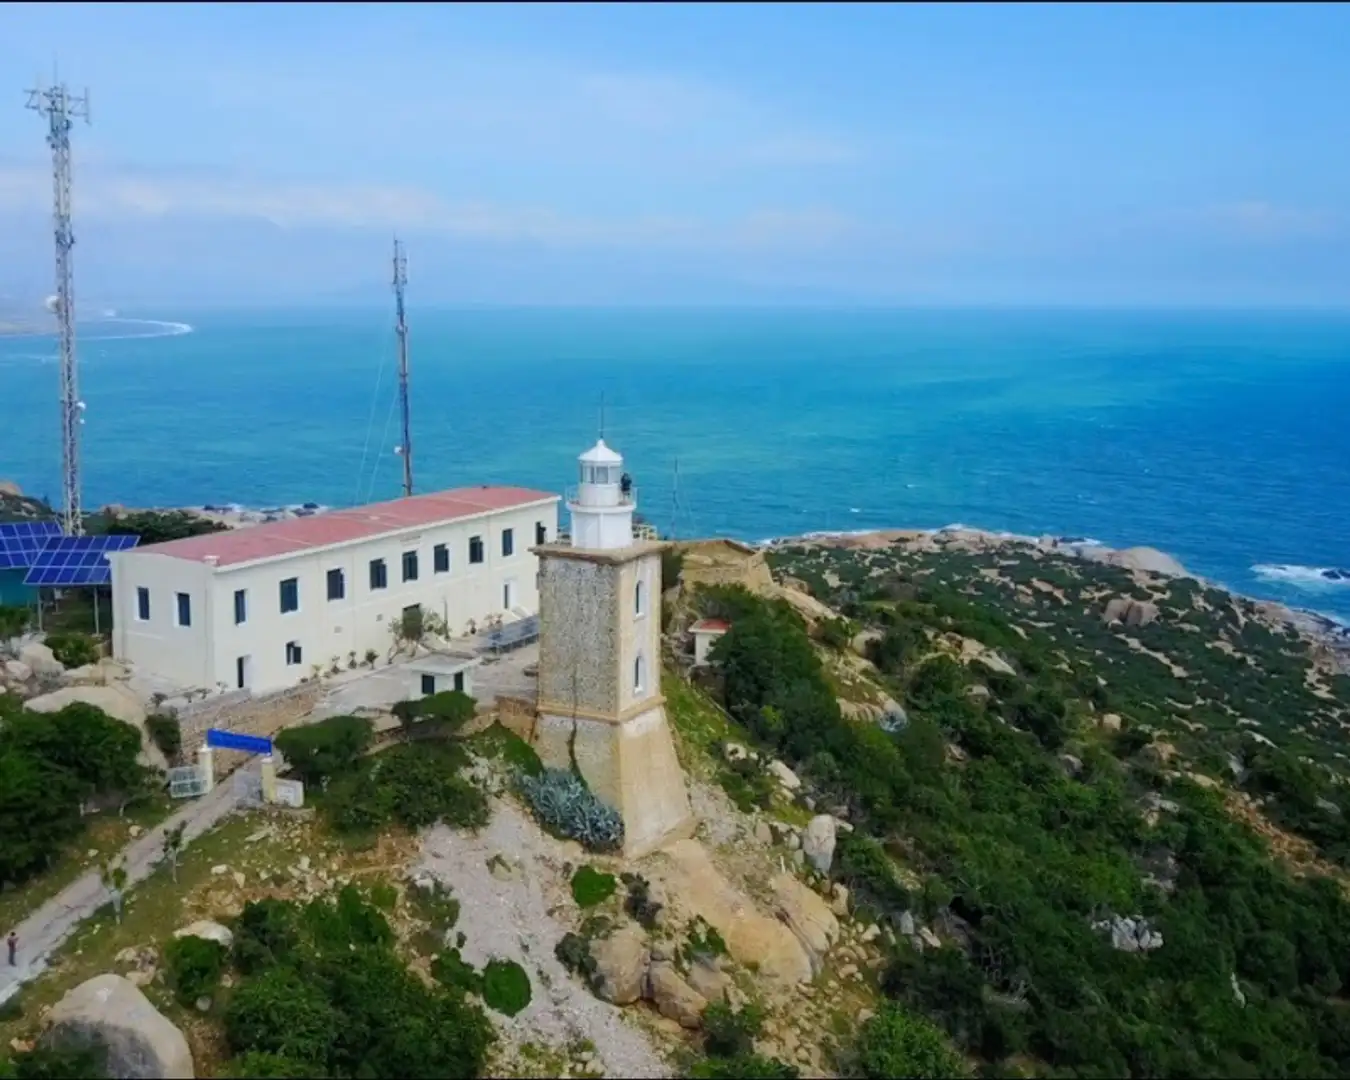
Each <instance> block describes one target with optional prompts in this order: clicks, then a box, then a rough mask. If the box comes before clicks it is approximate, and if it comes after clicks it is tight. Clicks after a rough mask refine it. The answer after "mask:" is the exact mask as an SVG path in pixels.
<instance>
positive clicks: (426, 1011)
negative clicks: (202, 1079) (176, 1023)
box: [222, 886, 493, 1080]
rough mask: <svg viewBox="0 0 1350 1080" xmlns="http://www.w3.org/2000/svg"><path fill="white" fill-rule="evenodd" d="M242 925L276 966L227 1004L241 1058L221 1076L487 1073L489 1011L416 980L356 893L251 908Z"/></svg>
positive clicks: (373, 1077)
mask: <svg viewBox="0 0 1350 1080" xmlns="http://www.w3.org/2000/svg"><path fill="white" fill-rule="evenodd" d="M239 924H241V925H239V926H238V928H237V930H236V933H239V932H240V931H243V933H244V934H246V935H247V936H248V938H249V939H250V940H251V941H252V942H253V943H254V947H255V948H263V949H267V950H268V951H269V952H271V953H272V954H273V955H275V956H276V959H275V960H273V961H272V962H270V963H268V964H267V965H266V966H265V967H264V968H263V969H261V970H255V971H254V972H253V973H251V974H247V975H246V976H245V978H244V979H243V981H242V983H241V985H240V986H238V987H237V988H236V989H235V990H234V992H233V993H232V994H231V996H230V1000H229V1003H228V1004H227V1006H226V1009H225V1016H224V1029H225V1037H226V1042H227V1044H228V1046H229V1048H230V1050H231V1052H232V1053H233V1054H234V1055H235V1057H234V1060H233V1061H231V1062H229V1063H228V1064H227V1065H226V1067H225V1069H223V1070H222V1071H223V1072H226V1073H227V1074H233V1075H235V1076H361V1077H367V1078H370V1080H378V1078H381V1077H389V1078H393V1077H400V1078H404V1077H406V1078H419V1077H420V1078H430V1077H443V1076H462V1077H472V1076H478V1075H480V1074H481V1072H482V1070H483V1066H484V1062H485V1059H486V1053H487V1049H488V1046H489V1044H490V1042H491V1040H492V1037H493V1036H492V1027H491V1024H490V1023H489V1022H488V1020H487V1017H486V1016H485V1014H484V1013H483V1010H482V1008H481V1007H480V1006H479V1005H478V1004H477V1003H476V1002H474V1001H472V1000H470V999H468V998H466V996H465V994H464V992H463V991H462V990H461V989H459V988H457V987H452V988H446V987H442V986H437V985H435V984H427V983H424V982H423V981H422V980H421V979H420V978H418V977H417V975H416V974H414V973H413V972H412V971H410V970H409V969H408V968H407V966H406V965H405V964H404V962H403V961H402V960H401V959H400V958H399V956H398V955H397V954H396V953H395V952H394V950H393V946H394V940H393V933H392V931H391V930H390V928H389V924H388V921H387V920H386V919H385V917H384V915H383V914H382V913H381V912H380V911H379V910H378V909H377V908H376V907H375V906H374V905H372V904H370V903H369V902H368V901H367V900H366V899H364V898H363V896H362V895H361V893H360V891H359V890H358V889H356V888H354V887H351V886H348V887H346V888H344V889H342V890H340V891H339V892H338V893H337V895H336V896H335V897H334V896H323V897H319V898H317V899H315V900H313V901H311V902H310V903H309V904H306V905H303V906H301V905H297V904H294V903H288V902H284V901H272V902H271V904H270V905H269V906H260V905H250V906H249V908H246V909H245V912H244V914H242V915H241V916H240V919H239ZM264 942H268V943H269V944H264ZM251 1068H256V1069H257V1071H256V1072H251V1071H249V1070H250V1069H251Z"/></svg>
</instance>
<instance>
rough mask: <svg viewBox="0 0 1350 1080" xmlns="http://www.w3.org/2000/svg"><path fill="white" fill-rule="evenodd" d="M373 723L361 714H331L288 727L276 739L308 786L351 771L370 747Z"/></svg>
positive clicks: (280, 748)
mask: <svg viewBox="0 0 1350 1080" xmlns="http://www.w3.org/2000/svg"><path fill="white" fill-rule="evenodd" d="M374 730H375V729H374V725H373V724H372V723H371V722H370V721H369V720H367V719H366V718H365V717H363V716H330V717H328V718H327V719H325V720H320V721H318V722H317V723H314V724H304V725H302V726H300V727H293V728H287V729H286V730H285V731H283V732H281V733H280V734H279V735H278V736H277V737H276V739H275V743H276V748H277V749H278V750H279V751H280V752H281V754H282V756H283V757H285V759H286V761H287V763H288V764H289V765H290V767H291V769H292V770H293V771H294V772H295V774H296V776H297V777H299V779H301V780H302V781H304V783H305V785H306V786H307V787H316V788H317V787H319V785H320V784H321V783H322V782H323V781H324V780H325V779H328V778H329V777H334V776H339V775H341V774H342V773H345V772H350V771H351V770H352V769H353V768H355V766H356V764H357V763H358V762H359V761H360V760H361V758H362V756H363V755H364V754H365V752H366V751H367V750H368V749H369V748H370V743H371V739H372V738H373V736H374Z"/></svg>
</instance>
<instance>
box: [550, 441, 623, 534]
mask: <svg viewBox="0 0 1350 1080" xmlns="http://www.w3.org/2000/svg"><path fill="white" fill-rule="evenodd" d="M577 462H578V464H579V466H580V473H579V481H580V482H579V483H578V484H577V486H576V488H575V490H573V491H569V492H568V499H567V512H568V514H569V515H571V518H572V546H573V547H579V548H587V549H589V550H592V551H614V550H616V549H619V548H626V547H629V546H631V545H632V543H633V511H634V510H635V509H636V508H637V499H636V496H635V494H634V492H633V483H632V480H631V478H630V477H629V476H628V474H627V473H626V472H624V469H623V457H622V456H621V455H620V454H618V453H616V452H615V451H614V450H612V449H610V448H609V447H608V446H606V445H605V440H604V439H600V440H599V441H598V442H597V443H596V444H595V445H594V446H592V447H591V448H590V449H589V450H587V451H586V452H585V453H584V454H582V455H581V456H580V457H579V458H578V459H577Z"/></svg>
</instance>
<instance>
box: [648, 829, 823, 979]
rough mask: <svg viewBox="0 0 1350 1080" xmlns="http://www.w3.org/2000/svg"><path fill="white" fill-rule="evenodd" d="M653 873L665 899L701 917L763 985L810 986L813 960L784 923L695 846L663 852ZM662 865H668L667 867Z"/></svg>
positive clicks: (679, 842)
mask: <svg viewBox="0 0 1350 1080" xmlns="http://www.w3.org/2000/svg"><path fill="white" fill-rule="evenodd" d="M661 855H662V858H661V860H659V861H658V862H656V863H655V865H653V866H652V867H651V870H650V871H649V872H650V873H652V875H653V877H654V878H655V877H656V875H657V874H660V875H662V877H663V879H664V880H663V885H664V890H665V893H666V895H667V896H669V897H670V898H671V901H672V903H674V904H675V905H676V906H677V907H678V908H679V909H680V910H681V911H682V912H683V913H685V914H687V915H690V916H695V915H697V916H700V917H701V918H702V919H703V920H704V921H705V922H706V923H708V925H709V926H712V927H714V928H715V929H716V930H717V932H718V933H719V934H721V935H722V940H723V941H725V942H726V945H727V952H728V953H730V954H731V958H732V959H733V960H735V961H737V962H738V963H740V964H743V965H745V966H746V967H751V968H754V969H755V970H756V971H757V972H758V974H759V977H760V978H761V979H765V980H768V981H770V982H777V983H780V984H792V983H800V982H807V981H809V980H810V979H811V977H812V965H811V958H810V957H809V956H807V954H806V950H805V949H804V948H803V947H802V943H801V942H800V941H799V940H798V939H797V936H796V934H794V933H793V932H792V930H791V929H789V928H788V926H786V925H785V924H784V923H783V922H782V921H780V920H779V919H776V918H773V917H772V916H770V915H766V914H764V913H763V912H761V911H760V910H759V909H758V908H757V907H756V905H755V903H754V901H753V900H752V899H751V898H750V897H748V896H746V894H745V893H744V892H742V891H741V890H740V889H738V888H737V887H736V886H734V885H733V884H732V883H731V882H730V881H728V880H727V879H726V877H725V876H724V875H723V874H722V872H721V871H720V870H718V869H717V867H715V866H714V865H713V862H712V860H711V859H710V858H709V857H708V853H707V851H705V850H704V848H703V845H702V844H700V843H699V842H698V841H697V840H677V841H676V842H675V843H673V844H670V845H669V846H667V847H666V848H664V849H663V850H662V853H661ZM663 864H664V865H663Z"/></svg>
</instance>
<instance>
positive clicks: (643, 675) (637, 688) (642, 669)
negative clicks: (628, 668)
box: [633, 653, 647, 694]
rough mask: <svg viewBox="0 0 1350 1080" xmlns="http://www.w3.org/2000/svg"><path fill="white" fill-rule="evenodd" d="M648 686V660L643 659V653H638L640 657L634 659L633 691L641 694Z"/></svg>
mask: <svg viewBox="0 0 1350 1080" xmlns="http://www.w3.org/2000/svg"><path fill="white" fill-rule="evenodd" d="M646 688H647V661H646V660H644V659H643V657H642V654H641V653H638V658H637V659H636V660H634V661H633V693H635V694H640V693H642V691H643V690H645V689H646Z"/></svg>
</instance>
